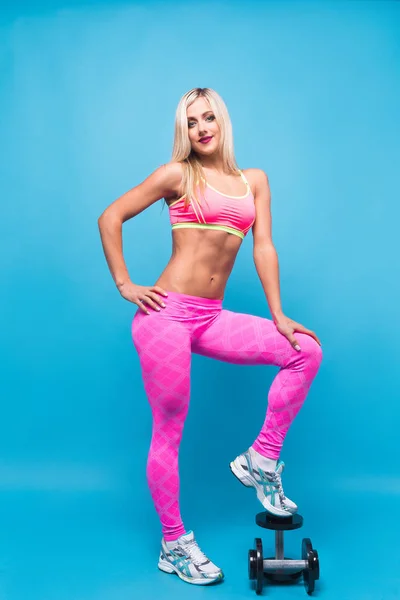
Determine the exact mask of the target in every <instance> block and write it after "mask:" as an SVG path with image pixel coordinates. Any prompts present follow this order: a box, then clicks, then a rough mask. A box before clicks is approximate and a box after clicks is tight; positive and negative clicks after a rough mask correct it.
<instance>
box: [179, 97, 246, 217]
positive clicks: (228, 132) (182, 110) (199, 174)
mask: <svg viewBox="0 0 400 600" xmlns="http://www.w3.org/2000/svg"><path fill="white" fill-rule="evenodd" d="M200 96H202V97H203V98H205V99H206V100H207V102H208V104H209V105H210V108H211V110H212V111H213V112H214V115H215V118H216V120H217V123H218V125H219V128H220V131H221V138H220V140H221V141H220V148H221V154H222V161H223V165H224V170H225V171H226V172H227V173H232V174H237V175H239V167H238V165H237V163H236V159H235V155H234V150H233V134H232V123H231V120H230V117H229V113H228V109H227V107H226V105H225V102H224V101H223V100H222V98H221V96H220V95H219V94H217V92H216V91H214V90H212V89H211V88H193V89H191V90H190V91H189V92H186V94H184V95H183V96H182V98H181V99H180V101H179V104H178V106H177V109H176V114H175V136H174V146H173V150H172V156H171V161H172V162H175V161H177V162H181V163H182V165H183V168H184V169H183V179H182V188H183V195H184V196H185V208H186V206H187V205H188V203H189V199H190V198H191V197H192V196H194V198H195V199H196V200H197V201H199V198H197V195H196V186H197V184H199V186H200V192H201V194H202V195H203V194H204V188H205V183H204V180H205V177H204V171H203V167H202V165H201V162H200V160H199V158H198V157H197V155H196V153H195V152H193V151H192V148H191V145H190V140H189V133H188V131H189V128H188V119H187V113H186V110H187V108H188V107H189V106H190V105H191V104H193V102H194V101H195V100H197V98H199V97H200Z"/></svg>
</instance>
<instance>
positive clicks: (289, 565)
mask: <svg viewBox="0 0 400 600" xmlns="http://www.w3.org/2000/svg"><path fill="white" fill-rule="evenodd" d="M307 568H308V561H307V560H281V559H276V558H272V559H266V560H263V570H264V571H271V572H273V571H277V570H278V569H282V570H283V571H291V570H293V571H296V570H302V569H307Z"/></svg>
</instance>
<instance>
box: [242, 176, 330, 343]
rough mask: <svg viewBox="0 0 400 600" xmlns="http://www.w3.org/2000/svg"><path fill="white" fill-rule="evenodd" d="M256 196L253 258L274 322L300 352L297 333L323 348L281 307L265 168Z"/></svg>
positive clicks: (256, 177)
mask: <svg viewBox="0 0 400 600" xmlns="http://www.w3.org/2000/svg"><path fill="white" fill-rule="evenodd" d="M254 181H255V194H254V202H255V205H256V219H255V222H254V225H253V238H254V246H253V257H254V262H255V265H256V270H257V273H258V276H259V277H260V280H261V284H262V286H263V289H264V293H265V295H266V297H267V301H268V305H269V308H270V311H271V315H272V318H273V321H274V323H275V325H276V328H277V330H278V331H279V332H280V333H281V334H282V335H284V336H285V337H286V338H287V339H288V340H289V342H290V344H291V345H292V346H293V348H294V349H295V350H297V351H298V352H300V351H301V348H300V346H299V343H298V341H297V339H296V338H295V336H294V332H296V331H299V332H301V333H305V334H307V335H309V336H311V337H312V338H314V339H315V341H316V342H317V343H318V344H319V345H321V342H320V340H319V339H318V337H317V336H316V334H315V333H314V332H313V331H311V329H307V328H306V327H304V325H301V324H300V323H297V322H296V321H293V319H289V317H287V316H286V315H285V314H284V313H283V311H282V307H281V300H280V291H279V263H278V255H277V253H276V250H275V247H274V244H273V242H272V234H271V222H272V219H271V192H270V189H269V183H268V177H267V175H266V173H264V171H262V170H261V169H255V173H254Z"/></svg>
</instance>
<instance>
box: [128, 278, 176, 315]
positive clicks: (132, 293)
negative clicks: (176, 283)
mask: <svg viewBox="0 0 400 600" xmlns="http://www.w3.org/2000/svg"><path fill="white" fill-rule="evenodd" d="M118 289H119V291H120V294H121V296H122V297H123V298H125V300H129V302H133V303H134V304H137V305H138V307H139V308H140V309H141V310H142V311H143V312H144V313H146V314H147V315H149V314H150V312H149V311H148V310H147V308H146V306H145V304H148V305H149V306H151V307H152V308H154V309H155V310H157V311H159V310H160V308H159V306H158V304H159V305H160V306H162V308H165V304H164V302H163V300H162V298H160V297H159V295H158V294H161V295H162V296H168V294H167V292H166V291H165V290H163V289H162V288H160V287H159V286H158V285H151V286H148V285H136V284H135V283H132V281H128V282H126V283H122V284H121V285H119V286H118Z"/></svg>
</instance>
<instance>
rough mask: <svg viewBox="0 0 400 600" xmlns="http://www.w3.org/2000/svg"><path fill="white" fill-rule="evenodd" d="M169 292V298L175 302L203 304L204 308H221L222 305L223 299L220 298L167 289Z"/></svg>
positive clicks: (193, 304)
mask: <svg viewBox="0 0 400 600" xmlns="http://www.w3.org/2000/svg"><path fill="white" fill-rule="evenodd" d="M165 291H166V292H167V294H168V298H167V300H170V301H171V300H172V301H173V302H177V303H179V302H181V303H183V304H186V305H191V306H201V307H204V308H219V307H222V300H221V299H219V298H205V297H203V296H193V295H191V294H182V293H181V292H171V291H170V290H165Z"/></svg>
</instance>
